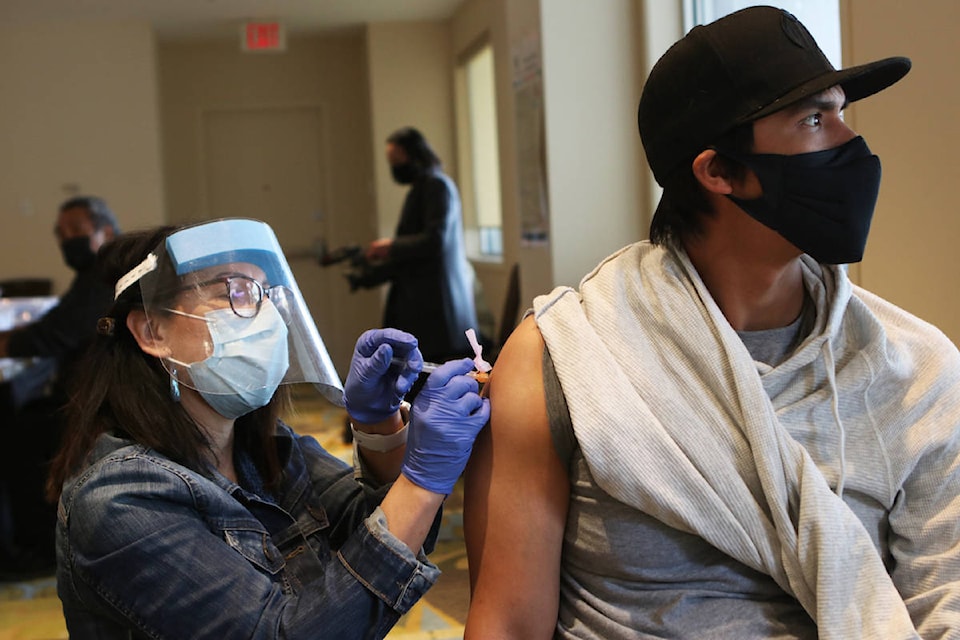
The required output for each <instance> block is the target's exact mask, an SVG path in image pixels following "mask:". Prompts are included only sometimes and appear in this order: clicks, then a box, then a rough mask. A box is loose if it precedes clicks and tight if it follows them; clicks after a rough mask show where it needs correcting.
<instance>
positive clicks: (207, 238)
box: [116, 219, 343, 415]
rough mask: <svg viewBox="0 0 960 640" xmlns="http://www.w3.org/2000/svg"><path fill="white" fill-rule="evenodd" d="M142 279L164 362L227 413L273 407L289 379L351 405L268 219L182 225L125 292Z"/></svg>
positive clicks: (124, 281) (123, 283)
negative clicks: (271, 399) (251, 407)
mask: <svg viewBox="0 0 960 640" xmlns="http://www.w3.org/2000/svg"><path fill="white" fill-rule="evenodd" d="M134 283H139V286H140V290H141V294H142V297H143V305H144V311H145V313H146V316H147V319H148V321H149V322H150V326H151V327H154V328H155V333H156V336H155V338H156V339H157V341H158V344H159V345H160V346H161V347H162V348H163V349H164V351H165V356H164V357H162V358H161V362H162V363H163V366H164V368H165V369H166V370H167V372H168V373H169V374H170V376H171V377H172V378H173V379H174V380H176V381H177V382H178V383H179V384H182V385H185V386H187V387H190V388H192V389H196V390H197V391H199V392H200V393H201V394H202V395H203V396H204V397H205V398H206V399H207V401H208V403H210V404H211V405H212V406H214V408H218V410H220V412H221V413H223V414H224V415H226V413H224V410H226V411H227V413H237V412H238V411H241V410H242V409H243V407H244V406H246V405H257V404H261V405H262V404H265V403H266V402H265V401H263V402H261V401H262V400H263V398H264V397H266V401H269V397H270V396H272V395H273V392H274V391H275V389H276V387H277V386H278V385H280V384H295V383H313V384H314V385H315V386H316V387H317V389H318V390H319V391H320V392H321V394H323V396H324V397H325V398H326V399H327V400H329V401H330V402H332V403H334V404H336V405H341V404H342V402H343V400H342V386H341V383H340V377H339V376H338V375H337V372H336V370H335V369H334V366H333V363H332V361H331V359H330V356H329V354H328V353H327V350H326V347H325V346H324V344H323V340H322V339H321V338H320V334H319V332H318V331H317V328H316V324H315V323H314V321H313V317H312V316H311V314H310V312H309V310H308V309H307V306H306V303H305V302H304V299H303V296H302V295H301V293H300V289H299V287H298V286H297V283H296V280H295V279H294V277H293V273H292V271H291V270H290V267H289V265H288V264H287V261H286V258H285V257H284V255H283V251H282V250H281V248H280V245H279V242H278V241H277V238H276V236H275V234H274V233H273V230H272V229H271V228H270V226H269V225H267V224H266V223H264V222H260V221H258V220H250V219H223V220H215V221H212V222H207V223H203V224H199V225H195V226H192V227H187V228H184V229H181V230H180V231H177V232H175V233H173V234H171V235H170V236H169V237H168V238H167V239H166V240H165V241H164V242H163V243H161V244H160V245H159V246H158V247H156V249H155V250H154V251H152V252H151V253H150V254H149V255H148V256H147V258H146V259H145V260H144V261H143V262H142V263H141V264H140V265H138V266H137V267H135V268H134V269H132V270H131V271H130V272H129V273H128V274H126V275H125V276H123V277H122V278H120V280H118V282H117V285H116V296H119V295H120V294H121V293H122V292H123V291H124V290H125V289H127V288H128V287H130V286H131V285H133V284H134ZM230 396H237V397H239V398H243V399H244V400H243V402H234V401H233V400H231V399H230V398H229V397H230ZM226 407H231V409H229V410H227V409H226Z"/></svg>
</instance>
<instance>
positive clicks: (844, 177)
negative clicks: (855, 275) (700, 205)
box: [717, 136, 880, 264]
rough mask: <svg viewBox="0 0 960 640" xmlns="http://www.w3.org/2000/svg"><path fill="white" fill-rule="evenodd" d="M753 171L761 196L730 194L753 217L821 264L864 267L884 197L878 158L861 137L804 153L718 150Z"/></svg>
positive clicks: (729, 196)
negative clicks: (872, 225)
mask: <svg viewBox="0 0 960 640" xmlns="http://www.w3.org/2000/svg"><path fill="white" fill-rule="evenodd" d="M717 152H718V153H720V154H721V155H724V156H726V157H729V158H732V159H733V160H736V161H738V162H740V163H742V164H744V165H746V166H747V167H748V168H749V169H751V170H752V171H753V172H754V173H755V174H756V175H757V178H758V179H759V180H760V186H761V187H763V195H762V196H761V197H759V198H757V199H754V200H743V199H741V198H737V197H735V196H732V195H728V196H727V197H728V198H730V199H731V200H732V201H733V202H735V203H736V204H737V205H738V206H739V207H740V208H741V209H743V210H744V211H746V212H747V213H748V214H749V215H750V216H751V217H752V218H754V219H755V220H757V221H758V222H760V223H761V224H763V225H764V226H766V227H768V228H770V229H773V230H774V231H776V232H777V233H779V234H780V235H781V236H783V237H784V238H786V239H787V240H789V241H790V242H791V243H792V244H793V245H794V246H795V247H797V248H798V249H800V250H801V251H803V252H804V253H807V254H808V255H810V257H812V258H813V259H814V260H816V261H817V262H820V263H823V264H848V263H851V262H860V260H862V259H863V251H864V248H865V247H866V245H867V235H868V234H869V233H870V221H871V220H872V219H873V210H874V207H875V206H876V204H877V195H878V194H879V192H880V158H878V157H877V156H875V155H873V153H871V151H870V149H869V147H867V143H866V142H864V140H863V138H862V137H860V136H857V137H856V138H854V139H853V140H850V141H849V142H846V143H844V144H842V145H840V146H839V147H834V148H833V149H826V150H825V151H814V152H813V153H800V154H796V155H779V154H741V153H736V152H731V151H727V150H725V149H717Z"/></svg>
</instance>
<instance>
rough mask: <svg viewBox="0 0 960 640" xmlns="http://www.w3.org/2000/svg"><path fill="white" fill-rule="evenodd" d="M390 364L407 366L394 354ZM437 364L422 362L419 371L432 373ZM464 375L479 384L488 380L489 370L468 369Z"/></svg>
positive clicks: (405, 362) (404, 361)
mask: <svg viewBox="0 0 960 640" xmlns="http://www.w3.org/2000/svg"><path fill="white" fill-rule="evenodd" d="M390 364H395V365H397V366H398V367H406V366H407V361H406V360H404V359H403V358H398V357H396V356H394V357H393V359H391V360H390ZM439 366H440V365H439V364H437V363H436V362H424V363H423V368H422V369H420V373H423V374H430V373H433V372H434V371H436V369H437V367H439ZM464 375H467V376H469V377H471V378H473V379H474V380H476V381H477V382H479V383H480V384H483V383H484V382H486V381H488V380H489V379H490V372H489V371H476V370H474V371H468V372H467V373H466V374H464Z"/></svg>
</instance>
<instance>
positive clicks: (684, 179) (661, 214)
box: [650, 122, 753, 245]
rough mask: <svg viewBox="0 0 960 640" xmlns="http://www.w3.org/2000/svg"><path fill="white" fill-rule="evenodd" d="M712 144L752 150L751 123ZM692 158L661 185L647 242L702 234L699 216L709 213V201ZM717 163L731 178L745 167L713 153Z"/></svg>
mask: <svg viewBox="0 0 960 640" xmlns="http://www.w3.org/2000/svg"><path fill="white" fill-rule="evenodd" d="M712 146H716V147H718V148H720V149H729V150H730V151H734V152H739V153H750V152H751V151H752V150H753V122H747V123H744V124H741V125H739V126H737V127H735V128H733V129H731V130H730V131H728V132H727V133H725V134H723V135H722V136H720V138H718V139H717V140H716V142H714V145H712ZM695 157H696V156H691V157H690V158H687V160H686V161H685V162H683V163H682V164H680V165H679V167H678V168H677V169H676V170H675V171H673V172H672V173H670V174H669V175H668V176H667V177H666V178H665V179H664V181H663V185H661V186H662V187H663V196H661V199H660V205H659V206H658V207H657V212H656V214H655V215H654V216H653V220H652V221H651V223H650V241H651V242H653V243H654V244H658V245H664V244H669V243H671V242H674V243H679V242H681V241H682V240H684V239H689V238H695V237H697V236H699V235H700V234H701V233H703V216H709V215H713V208H712V207H711V205H710V200H708V199H707V195H706V193H704V191H703V187H702V186H701V185H700V182H699V181H698V180H697V178H696V176H694V175H693V169H692V166H691V165H692V164H693V160H694V158H695ZM717 162H718V163H719V164H720V166H721V168H722V170H723V171H725V172H726V173H727V174H728V175H730V176H731V177H733V178H742V177H743V176H744V175H745V174H746V167H744V166H743V165H742V164H740V163H739V162H737V161H735V160H732V159H730V158H727V157H725V156H723V155H718V156H717Z"/></svg>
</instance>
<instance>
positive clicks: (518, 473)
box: [463, 317, 569, 639]
mask: <svg viewBox="0 0 960 640" xmlns="http://www.w3.org/2000/svg"><path fill="white" fill-rule="evenodd" d="M543 349H544V344H543V339H542V338H541V336H540V331H539V330H538V329H537V325H536V323H535V322H534V320H533V319H532V318H530V317H528V318H526V319H525V320H524V321H523V322H521V323H520V325H519V326H518V327H517V328H516V329H515V330H514V332H513V334H512V335H511V336H510V339H509V340H508V341H507V343H506V344H505V345H504V348H503V350H502V351H501V352H500V355H499V356H498V357H497V361H496V363H495V365H494V369H493V374H492V375H491V378H490V382H489V384H490V409H491V414H490V424H489V425H487V427H486V428H485V429H484V430H483V431H482V432H481V434H480V436H479V437H478V438H477V441H476V444H475V445H474V450H473V455H471V458H470V462H469V464H468V465H467V471H466V476H465V485H464V514H463V517H464V535H465V539H466V543H467V555H468V558H469V568H470V582H471V592H472V600H471V605H470V612H469V615H468V617H467V625H466V634H465V637H469V638H485V639H486V638H550V637H552V635H553V629H554V627H555V625H556V620H557V608H558V602H559V592H560V585H559V582H560V578H559V574H560V553H561V548H562V542H563V531H564V525H565V522H566V513H567V500H568V498H569V479H568V478H567V473H566V468H565V467H564V465H563V464H562V463H561V462H560V457H559V456H558V455H557V453H556V450H555V448H554V446H553V439H552V437H551V435H550V425H549V419H548V416H547V405H546V399H545V397H544V386H543V373H542V361H543Z"/></svg>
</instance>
